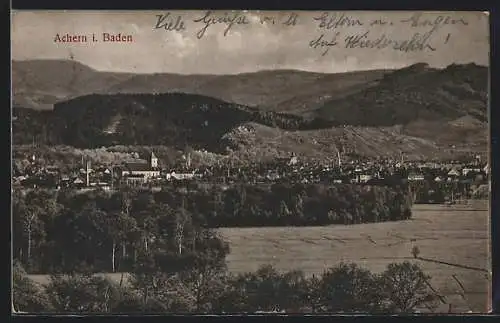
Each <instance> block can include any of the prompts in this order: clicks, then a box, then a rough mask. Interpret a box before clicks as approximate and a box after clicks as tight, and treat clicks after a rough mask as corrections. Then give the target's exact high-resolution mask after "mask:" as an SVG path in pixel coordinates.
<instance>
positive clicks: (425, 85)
mask: <svg viewBox="0 0 500 323" xmlns="http://www.w3.org/2000/svg"><path fill="white" fill-rule="evenodd" d="M13 90H14V103H15V105H16V106H24V107H31V108H34V109H15V113H14V115H15V117H16V120H14V122H13V132H14V143H15V144H30V143H31V142H32V140H33V138H34V137H35V138H36V140H37V142H41V143H47V144H51V145H70V146H75V147H80V148H95V147H101V146H111V145H117V144H123V145H148V146H150V145H165V146H169V147H175V148H178V149H182V148H185V147H186V146H191V147H193V148H196V149H204V150H207V151H209V152H216V153H227V152H228V151H231V152H232V154H234V155H235V156H239V155H242V156H244V155H245V154H247V155H251V156H253V157H254V158H258V157H257V156H264V155H265V156H270V155H282V154H285V155H288V154H289V153H290V152H295V153H297V154H300V155H307V156H318V155H324V156H329V155H331V154H334V153H335V152H336V150H335V149H336V148H335V147H336V146H337V145H339V143H340V142H342V146H344V147H348V148H349V149H350V151H352V152H354V153H360V154H363V155H369V156H376V155H377V156H378V155H390V154H396V153H399V152H400V151H404V152H408V154H410V153H411V154H414V155H416V156H435V155H445V154H448V152H445V150H446V149H453V150H456V151H462V152H463V151H475V152H479V151H485V150H486V147H487V137H488V136H487V119H488V116H487V100H488V98H487V90H488V69H487V68H486V67H481V66H477V65H474V64H468V65H450V66H448V67H447V68H445V69H435V68H431V67H429V66H427V65H426V64H415V65H412V66H409V67H406V68H403V69H400V70H395V71H359V72H351V73H342V74H321V73H312V72H304V71H293V70H276V71H260V72H255V73H246V74H237V75H176V74H151V75H146V74H127V73H108V72H99V71H96V70H93V69H91V68H89V67H87V66H85V65H82V64H79V63H75V62H70V61H26V62H14V63H13ZM89 93H92V94H89ZM137 93H140V94H137ZM54 106H55V108H54V109H53V110H52V109H51V108H52V107H54ZM43 108H46V110H48V111H38V110H43ZM248 125H249V127H250V128H252V129H253V130H252V131H250V132H245V130H244V129H245V127H246V126H248ZM241 126H244V127H243V128H241ZM242 129H243V132H241V131H242ZM332 142H333V144H332Z"/></svg>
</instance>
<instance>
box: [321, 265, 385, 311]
mask: <svg viewBox="0 0 500 323" xmlns="http://www.w3.org/2000/svg"><path fill="white" fill-rule="evenodd" d="M319 288H320V291H319V293H320V295H319V296H320V303H321V308H322V310H323V311H327V312H374V311H377V310H378V309H379V305H380V301H379V293H378V291H377V285H376V280H375V277H374V275H373V274H372V273H371V272H370V271H368V270H366V269H363V268H360V267H358V265H356V264H344V263H341V264H340V265H338V266H337V267H335V268H331V269H329V270H328V271H326V272H325V273H324V274H323V275H322V277H321V283H320V286H319Z"/></svg>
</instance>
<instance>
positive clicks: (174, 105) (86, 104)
mask: <svg viewBox="0 0 500 323" xmlns="http://www.w3.org/2000/svg"><path fill="white" fill-rule="evenodd" d="M14 116H15V120H14V122H13V133H14V143H17V144H28V143H31V140H32V139H33V136H35V137H36V138H37V140H38V141H41V142H44V143H47V144H52V145H55V144H65V145H71V146H75V147H85V148H93V147H101V146H108V145H114V144H123V145H166V146H173V147H178V148H184V147H186V146H192V147H194V148H199V149H207V150H211V151H218V150H220V149H221V145H220V139H221V137H222V136H223V135H224V134H226V133H227V132H229V131H231V130H232V129H234V128H235V127H238V126H239V125H241V124H244V123H248V122H255V123H258V124H262V125H266V126H269V127H276V128H280V129H290V130H292V129H293V130H305V129H312V128H317V127H321V126H327V125H320V124H317V122H316V121H314V120H313V121H308V120H305V119H303V118H301V117H299V116H295V115H288V114H282V113H276V112H263V111H259V110H258V109H256V108H252V107H246V106H242V105H237V104H232V103H227V102H224V101H220V100H217V99H214V98H210V97H205V96H200V95H192V94H182V93H168V94H115V95H99V94H93V95H86V96H82V97H78V98H75V99H72V100H69V101H65V102H61V103H58V104H56V105H55V108H54V110H52V111H35V110H29V109H16V110H15V113H14Z"/></svg>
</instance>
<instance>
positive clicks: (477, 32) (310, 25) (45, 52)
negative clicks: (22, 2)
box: [11, 11, 489, 74]
mask: <svg viewBox="0 0 500 323" xmlns="http://www.w3.org/2000/svg"><path fill="white" fill-rule="evenodd" d="M161 13H162V12H157V11H137V12H134V11H128V12H103V11H101V12H97V11H78V12H63V11H59V12H54V11H52V12H50V11H47V12H16V13H13V16H12V40H11V41H12V57H13V59H19V60H22V59H67V58H69V55H70V53H72V54H73V55H74V57H75V59H76V60H78V61H81V62H82V63H84V64H87V65H89V66H91V67H93V68H96V69H102V70H114V71H129V72H136V73H156V72H169V73H184V74H195V73H211V74H233V73H240V72H251V71H255V70H258V69H274V68H283V69H285V68H286V69H302V70H311V71H318V72H345V71H349V70H356V69H371V68H393V67H401V66H404V65H408V64H412V63H415V62H422V61H425V62H428V63H429V64H431V65H434V66H443V65H448V64H450V63H453V62H457V63H468V62H476V63H478V64H483V65H486V64H487V62H488V56H489V54H488V51H489V41H488V18H487V17H486V15H484V14H482V13H449V14H451V15H455V16H457V15H460V16H465V17H466V19H467V21H468V22H469V24H468V25H467V26H460V25H446V26H444V25H443V26H439V30H438V31H437V32H435V35H434V36H433V39H432V41H433V42H434V43H436V44H437V45H436V46H438V50H437V51H436V52H412V53H403V52H398V51H395V50H391V49H386V50H379V51H375V50H350V49H346V48H344V47H343V46H342V44H343V43H342V41H343V38H345V37H346V35H349V34H352V33H356V32H360V31H364V30H370V33H371V34H374V35H377V34H380V33H386V34H387V35H389V36H390V37H394V38H402V39H405V38H410V37H411V34H412V33H415V32H419V31H422V29H418V28H417V29H416V28H409V27H407V26H400V25H398V26H395V27H387V26H384V27H381V26H378V27H377V26H372V27H370V26H369V22H370V21H372V20H374V19H376V18H380V19H385V20H391V21H395V22H397V21H399V20H401V17H407V16H408V15H410V14H411V13H404V12H390V13H389V12H356V13H347V14H351V15H356V17H359V18H360V19H361V20H362V21H364V22H365V25H364V26H357V27H356V28H354V27H353V28H343V29H340V28H337V29H335V30H339V31H340V32H341V36H340V37H339V45H338V46H336V47H335V48H332V49H330V50H329V52H328V54H327V55H325V56H323V57H322V56H321V51H317V50H314V49H312V48H310V47H309V42H310V41H311V40H312V39H313V38H314V37H317V36H318V35H319V34H320V33H322V32H325V33H326V34H327V35H330V34H329V33H331V32H333V31H334V30H326V31H325V30H320V29H319V28H318V22H317V21H315V20H314V19H312V18H313V17H314V16H318V15H319V14H318V13H317V12H316V13H310V12H302V13H300V16H299V20H298V22H297V25H296V26H294V27H284V26H283V24H282V22H283V21H284V20H286V19H287V17H288V15H289V14H290V13H289V12H283V13H277V12H258V11H252V12H246V13H241V12H240V13H234V12H227V14H226V13H225V12H214V13H213V14H212V16H211V18H213V20H212V21H215V23H212V24H210V26H209V27H208V28H207V29H206V32H205V34H204V35H203V37H202V38H201V39H198V38H197V37H196V32H197V31H199V30H200V29H201V28H203V27H204V24H203V23H202V22H200V23H194V22H193V20H194V19H196V18H202V17H204V15H205V13H204V12H200V11H183V12H175V11H172V12H171V14H170V18H171V19H172V20H173V21H174V20H175V19H176V18H177V16H180V17H181V19H182V20H183V21H184V22H185V25H186V30H183V31H167V30H165V29H154V26H155V24H156V22H157V18H156V15H158V14H161ZM447 14H448V13H447ZM242 15H244V16H245V19H246V21H247V22H248V23H246V24H237V23H234V24H233V25H232V26H231V27H230V28H229V31H228V33H227V35H226V36H224V30H226V29H227V28H228V24H227V23H228V21H230V19H231V17H235V16H238V17H241V16H242ZM435 15H437V14H434V15H433V14H428V15H427V16H429V17H431V18H432V17H434V16H435ZM265 17H267V18H265ZM217 19H219V20H217ZM224 19H225V21H224V22H222V20H224ZM217 21H219V22H217ZM273 21H274V24H273ZM103 32H108V33H122V34H131V35H133V37H134V42H133V43H131V44H130V43H127V44H109V43H102V42H97V43H92V42H91V43H87V44H56V43H54V42H53V39H54V37H55V35H56V34H57V33H75V34H85V35H92V34H96V35H97V36H98V37H99V35H101V34H102V33H103ZM448 34H450V35H451V36H450V37H449V42H448V43H447V44H446V45H445V44H444V40H445V37H446V35H448Z"/></svg>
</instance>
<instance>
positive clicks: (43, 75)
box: [12, 60, 387, 114]
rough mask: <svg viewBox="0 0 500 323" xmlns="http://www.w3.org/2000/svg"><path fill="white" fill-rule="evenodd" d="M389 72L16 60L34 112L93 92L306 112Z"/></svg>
mask: <svg viewBox="0 0 500 323" xmlns="http://www.w3.org/2000/svg"><path fill="white" fill-rule="evenodd" d="M385 73H387V71H359V72H351V73H342V74H323V73H312V72H305V71H296V70H274V71H260V72H255V73H242V74H235V75H179V74H169V73H155V74H130V73H113V72H100V71H96V70H94V69H92V68H90V67H88V66H85V65H83V64H81V63H78V62H73V61H65V60H32V61H13V62H12V82H13V83H12V84H13V93H14V103H15V105H16V106H19V107H26V108H33V109H51V108H52V105H53V104H54V103H57V102H62V101H65V100H67V99H71V98H75V97H78V96H82V95H88V94H94V93H101V94H118V93H127V94H133V93H172V92H180V93H188V94H199V95H204V96H209V97H214V98H218V99H220V100H223V101H226V102H231V103H237V104H242V105H247V106H259V107H261V108H264V109H266V110H270V111H280V112H294V113H298V114H302V113H303V112H307V111H308V110H311V109H315V108H316V107H318V106H319V104H320V103H321V102H322V100H324V99H327V98H331V97H332V96H335V97H337V96H341V95H344V94H345V93H344V92H346V91H349V89H350V88H351V87H353V88H356V87H359V86H361V87H363V86H364V84H368V83H369V82H371V81H373V80H377V79H379V78H381V77H382V76H383V75H384V74H385Z"/></svg>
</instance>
